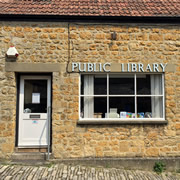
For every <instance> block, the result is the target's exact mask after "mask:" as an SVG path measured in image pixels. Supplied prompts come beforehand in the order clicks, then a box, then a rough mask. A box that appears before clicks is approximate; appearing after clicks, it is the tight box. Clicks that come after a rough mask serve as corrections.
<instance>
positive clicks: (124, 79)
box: [109, 75, 134, 95]
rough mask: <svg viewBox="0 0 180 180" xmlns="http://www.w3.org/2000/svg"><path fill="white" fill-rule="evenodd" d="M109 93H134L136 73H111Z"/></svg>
mask: <svg viewBox="0 0 180 180" xmlns="http://www.w3.org/2000/svg"><path fill="white" fill-rule="evenodd" d="M109 94H110V95H122V94H131V95H132V94H134V75H110V76H109Z"/></svg>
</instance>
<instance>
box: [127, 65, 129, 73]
mask: <svg viewBox="0 0 180 180" xmlns="http://www.w3.org/2000/svg"><path fill="white" fill-rule="evenodd" d="M127 72H129V63H128V64H127Z"/></svg>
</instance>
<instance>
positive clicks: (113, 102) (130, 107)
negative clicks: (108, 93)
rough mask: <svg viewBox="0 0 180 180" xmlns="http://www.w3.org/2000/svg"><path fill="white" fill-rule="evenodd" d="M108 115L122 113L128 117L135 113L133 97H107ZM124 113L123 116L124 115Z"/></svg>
mask: <svg viewBox="0 0 180 180" xmlns="http://www.w3.org/2000/svg"><path fill="white" fill-rule="evenodd" d="M109 108H110V109H109V117H110V118H111V117H115V116H117V117H121V118H125V117H123V114H125V113H126V115H128V114H129V117H130V116H132V115H134V113H135V105H134V97H110V98H109ZM126 115H125V116H126Z"/></svg>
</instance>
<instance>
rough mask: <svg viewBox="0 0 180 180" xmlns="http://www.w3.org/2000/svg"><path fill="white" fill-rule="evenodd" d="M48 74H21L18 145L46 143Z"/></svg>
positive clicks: (48, 96) (41, 144)
mask: <svg viewBox="0 0 180 180" xmlns="http://www.w3.org/2000/svg"><path fill="white" fill-rule="evenodd" d="M50 102H51V78H50V77H49V76H21V78H20V94H19V134H18V146H19V147H21V146H22V147H23V146H30V147H32V146H47V145H48V133H47V131H48V107H50Z"/></svg>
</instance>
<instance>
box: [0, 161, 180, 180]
mask: <svg viewBox="0 0 180 180" xmlns="http://www.w3.org/2000/svg"><path fill="white" fill-rule="evenodd" d="M179 177H180V175H178V174H176V176H175V175H174V174H172V173H170V172H168V173H162V174H161V175H158V174H156V173H154V172H149V171H148V172H147V171H139V170H134V171H129V170H122V169H114V168H109V169H107V168H101V169H99V168H88V167H81V166H66V165H63V164H56V165H53V166H52V167H49V168H48V167H41V166H40V167H35V166H25V167H23V166H20V165H14V166H10V165H1V166H0V180H38V179H39V180H63V179H64V180H179V179H180V178H179Z"/></svg>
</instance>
